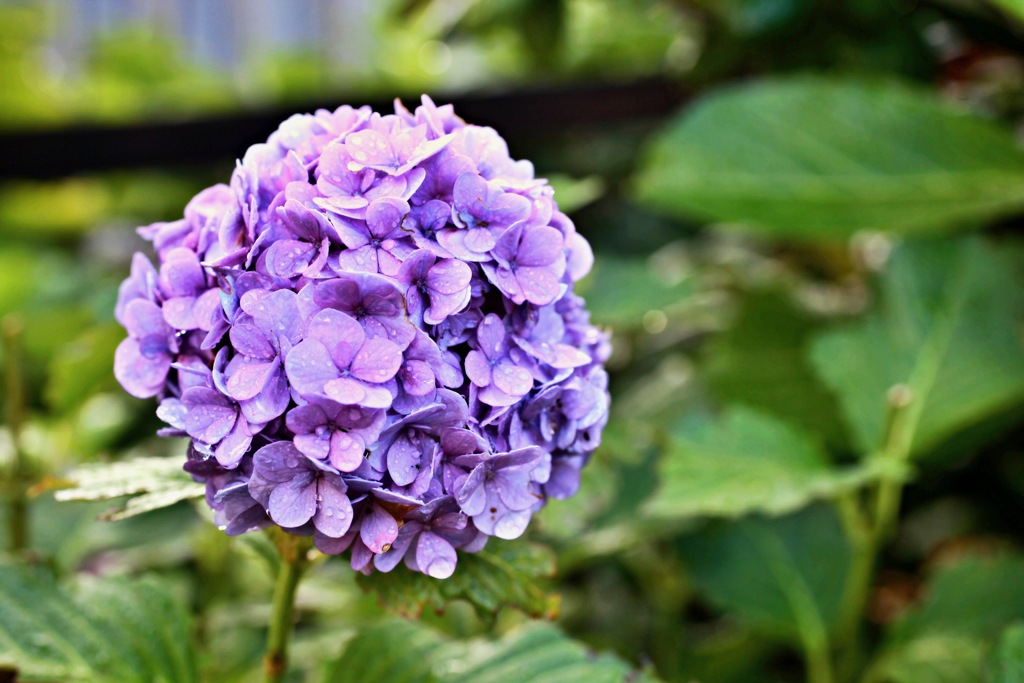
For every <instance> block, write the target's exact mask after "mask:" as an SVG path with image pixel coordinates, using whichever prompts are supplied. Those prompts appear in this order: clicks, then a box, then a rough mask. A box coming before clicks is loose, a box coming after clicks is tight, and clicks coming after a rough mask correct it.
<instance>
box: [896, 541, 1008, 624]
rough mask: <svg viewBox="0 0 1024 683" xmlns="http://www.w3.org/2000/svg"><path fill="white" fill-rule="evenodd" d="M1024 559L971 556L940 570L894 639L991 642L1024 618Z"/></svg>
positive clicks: (901, 622) (1000, 556)
mask: <svg viewBox="0 0 1024 683" xmlns="http://www.w3.org/2000/svg"><path fill="white" fill-rule="evenodd" d="M1022 576H1024V556H1021V555H1019V554H1004V555H997V556H994V557H967V558H965V559H963V560H961V561H958V562H955V563H954V564H951V565H947V566H944V567H942V568H940V569H938V570H936V572H935V574H934V575H933V576H932V577H931V578H930V580H929V582H928V586H927V588H926V591H925V599H924V601H923V602H922V603H921V604H920V605H918V606H917V607H915V608H914V609H913V610H912V611H911V612H909V613H908V614H907V615H906V616H905V617H904V618H902V619H900V620H899V621H898V622H897V623H896V624H894V626H893V628H892V630H891V634H890V641H891V642H895V643H902V642H909V641H911V640H914V639H915V638H920V637H922V636H925V635H929V634H936V633H946V634H955V635H962V636H972V637H978V638H986V639H992V638H995V636H996V635H997V634H998V633H999V632H1000V631H1001V630H1002V628H1003V627H1004V626H1006V625H1007V624H1009V623H1011V622H1013V621H1015V620H1019V619H1024V582H1022V581H1021V580H1020V577H1022Z"/></svg>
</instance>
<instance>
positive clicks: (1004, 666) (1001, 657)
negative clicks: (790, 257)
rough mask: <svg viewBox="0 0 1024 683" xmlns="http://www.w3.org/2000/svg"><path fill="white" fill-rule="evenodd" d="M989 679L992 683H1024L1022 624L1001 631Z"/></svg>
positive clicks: (1023, 636) (1023, 629) (1023, 628)
mask: <svg viewBox="0 0 1024 683" xmlns="http://www.w3.org/2000/svg"><path fill="white" fill-rule="evenodd" d="M989 678H990V680H991V681H992V683H1024V623H1018V624H1014V625H1012V626H1010V627H1009V628H1007V629H1006V630H1005V631H1003V635H1002V637H1001V638H1000V639H999V645H998V647H997V648H996V652H995V657H993V661H992V670H991V673H990V676H989Z"/></svg>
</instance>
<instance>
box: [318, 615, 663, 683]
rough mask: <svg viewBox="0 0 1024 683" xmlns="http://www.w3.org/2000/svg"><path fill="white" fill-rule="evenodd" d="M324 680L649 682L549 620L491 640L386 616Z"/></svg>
mask: <svg viewBox="0 0 1024 683" xmlns="http://www.w3.org/2000/svg"><path fill="white" fill-rule="evenodd" d="M638 675H639V676H640V677H638ZM323 678H324V680H327V681H335V680H353V681H360V682H361V683H440V682H441V681H444V682H445V683H505V682H506V681H512V680H522V681H530V682H531V683H605V682H607V683H613V682H614V683H625V682H626V681H633V682H636V683H641V682H642V681H648V682H651V683H653V681H654V679H653V678H651V677H649V676H646V675H644V674H642V673H640V674H638V673H637V672H634V671H632V670H631V667H630V666H629V665H627V664H626V663H625V662H623V661H622V660H620V659H618V658H616V657H614V656H612V655H609V654H600V655H594V654H592V653H590V652H589V651H588V650H587V649H586V648H585V647H584V646H583V645H582V644H580V643H577V642H575V641H573V640H572V639H570V638H568V637H567V636H566V635H565V634H563V633H562V632H561V631H560V630H559V629H558V628H556V627H554V626H551V625H548V624H536V623H534V624H528V625H526V626H523V627H521V628H519V629H518V630H516V631H513V632H512V633H509V634H508V635H506V636H504V637H502V638H500V639H498V640H494V641H489V640H483V639H474V640H470V641H454V640H448V639H445V638H444V637H443V636H441V635H440V634H439V633H437V632H435V631H433V630H432V629H430V628H429V627H427V626H424V625H422V624H413V623H408V622H398V621H391V620H389V621H385V622H383V623H381V624H379V625H375V626H372V627H370V628H366V629H363V630H362V631H361V632H360V633H359V634H358V635H356V637H355V638H353V639H352V640H351V641H350V642H349V644H348V645H347V646H346V648H345V651H344V652H343V653H342V655H341V657H340V658H339V659H338V660H336V661H335V662H333V663H331V664H330V665H329V666H328V667H327V669H326V671H325V674H324V677H323Z"/></svg>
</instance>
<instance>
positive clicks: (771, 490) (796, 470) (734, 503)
mask: <svg viewBox="0 0 1024 683" xmlns="http://www.w3.org/2000/svg"><path fill="white" fill-rule="evenodd" d="M882 474H883V472H882V471H881V470H879V469H878V468H876V467H873V466H868V465H862V466H857V467H847V468H838V467H835V466H834V465H832V464H831V463H830V462H829V459H828V455H827V454H826V453H825V451H824V449H823V448H822V446H821V444H820V443H819V442H818V441H817V440H815V439H814V438H813V437H812V436H811V435H809V434H807V433H805V432H803V431H801V430H799V429H796V428H794V427H792V426H790V425H787V424H786V423H785V422H782V421H780V420H776V419H775V418H772V417H769V416H767V415H764V414H762V413H759V412H757V411H753V410H750V409H749V408H744V407H738V406H735V407H732V408H730V409H729V410H728V411H727V412H726V413H725V414H724V415H723V416H722V417H721V418H719V419H717V420H712V419H710V418H704V419H701V418H694V419H692V420H691V421H690V422H689V423H688V425H687V426H686V427H685V428H684V429H683V430H681V433H679V434H678V435H677V436H676V438H673V439H672V440H671V441H670V442H669V446H668V449H667V452H666V453H665V454H664V456H663V457H662V460H661V463H660V480H661V483H660V486H659V487H658V489H657V490H656V491H655V494H654V496H653V497H652V498H651V499H650V500H649V501H648V503H647V505H646V507H645V510H646V512H647V513H648V514H650V515H653V516H656V517H672V518H680V517H692V516H700V515H707V516H721V517H738V516H741V515H745V514H749V513H752V512H763V513H767V514H771V515H780V514H785V513H787V512H791V511H793V510H796V509H799V508H801V507H803V506H805V505H807V504H809V503H811V502H812V501H814V500H817V499H821V498H830V497H834V496H836V495H837V494H840V493H843V492H845V491H850V490H853V489H856V488H859V487H860V486H863V485H864V484H865V483H866V482H868V481H872V480H874V479H877V478H879V477H880V476H882Z"/></svg>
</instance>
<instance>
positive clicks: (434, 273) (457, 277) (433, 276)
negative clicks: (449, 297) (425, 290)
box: [426, 259, 473, 294]
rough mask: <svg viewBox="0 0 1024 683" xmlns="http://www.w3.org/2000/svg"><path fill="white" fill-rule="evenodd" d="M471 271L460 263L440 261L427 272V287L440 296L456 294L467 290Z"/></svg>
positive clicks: (450, 260)
mask: <svg viewBox="0 0 1024 683" xmlns="http://www.w3.org/2000/svg"><path fill="white" fill-rule="evenodd" d="M472 278H473V271H472V270H471V269H470V267H469V266H468V265H466V264H465V263H463V262H462V261H456V260H454V259H441V260H440V261H438V262H437V263H435V264H434V265H433V267H431V268H430V270H429V271H428V272H427V276H426V282H427V286H428V287H430V289H432V290H433V291H435V292H438V293H440V294H458V293H461V292H462V291H463V290H466V289H468V288H469V283H470V280H471V279H472Z"/></svg>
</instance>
